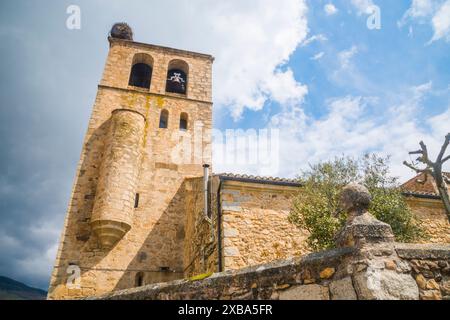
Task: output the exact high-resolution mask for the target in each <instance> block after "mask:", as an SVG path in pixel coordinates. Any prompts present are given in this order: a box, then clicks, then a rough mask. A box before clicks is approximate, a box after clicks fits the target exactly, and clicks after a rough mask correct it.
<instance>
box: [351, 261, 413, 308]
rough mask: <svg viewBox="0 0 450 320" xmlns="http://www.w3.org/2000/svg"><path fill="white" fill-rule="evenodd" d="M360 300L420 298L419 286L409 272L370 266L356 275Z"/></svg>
mask: <svg viewBox="0 0 450 320" xmlns="http://www.w3.org/2000/svg"><path fill="white" fill-rule="evenodd" d="M353 282H354V285H355V289H356V292H357V294H358V298H359V299H360V300H418V299H419V288H418V287H417V283H416V281H415V280H414V279H413V278H412V276H411V275H409V274H402V273H397V272H395V271H391V270H380V269H373V268H370V267H369V268H368V269H367V271H366V272H364V273H359V274H357V275H355V276H354V281H353Z"/></svg>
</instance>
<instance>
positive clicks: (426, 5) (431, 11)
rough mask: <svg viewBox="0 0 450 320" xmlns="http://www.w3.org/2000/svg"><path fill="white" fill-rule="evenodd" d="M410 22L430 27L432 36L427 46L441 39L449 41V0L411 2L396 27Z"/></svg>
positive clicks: (418, 0)
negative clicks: (426, 24)
mask: <svg viewBox="0 0 450 320" xmlns="http://www.w3.org/2000/svg"><path fill="white" fill-rule="evenodd" d="M410 21H411V22H418V23H421V24H423V23H429V24H430V25H431V27H432V28H433V36H432V38H431V40H430V41H429V42H428V44H430V43H432V42H434V41H437V40H441V39H445V40H446V41H450V0H413V1H412V3H411V7H410V8H409V9H408V10H407V11H406V12H405V14H404V15H403V17H402V19H401V20H400V21H399V22H398V26H399V27H403V26H404V25H405V24H407V23H408V22H410Z"/></svg>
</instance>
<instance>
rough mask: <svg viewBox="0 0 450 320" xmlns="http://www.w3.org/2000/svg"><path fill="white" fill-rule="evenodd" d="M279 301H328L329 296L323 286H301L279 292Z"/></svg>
mask: <svg viewBox="0 0 450 320" xmlns="http://www.w3.org/2000/svg"><path fill="white" fill-rule="evenodd" d="M280 300H330V294H329V291H328V288H327V287H325V286H321V285H317V284H310V285H301V286H295V287H292V288H289V289H287V290H284V291H281V292H280Z"/></svg>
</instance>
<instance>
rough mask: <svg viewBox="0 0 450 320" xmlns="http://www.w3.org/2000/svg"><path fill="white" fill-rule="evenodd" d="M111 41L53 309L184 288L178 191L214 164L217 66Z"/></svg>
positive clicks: (121, 31) (119, 37)
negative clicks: (157, 288)
mask: <svg viewBox="0 0 450 320" xmlns="http://www.w3.org/2000/svg"><path fill="white" fill-rule="evenodd" d="M108 40H109V46H110V49H109V53H108V57H107V59H106V64H105V68H104V72H103V76H102V79H101V81H100V84H99V85H98V91H97V96H96V99H95V102H94V106H93V110H92V114H91V118H90V121H89V126H88V130H87V133H86V136H85V140H84V144H83V149H82V153H81V159H80V162H79V165H78V168H77V173H76V177H75V182H74V187H73V190H72V194H71V199H70V202H69V207H68V211H67V215H66V219H65V223H64V230H63V233H62V236H61V241H60V244H59V250H58V254H57V258H56V262H55V266H54V269H53V273H52V277H51V282H50V288H49V294H48V297H49V298H50V299H66V298H77V297H83V296H89V295H98V294H102V293H106V292H110V291H113V290H119V289H125V288H130V287H134V286H137V285H142V284H144V283H153V282H161V281H169V280H173V279H178V278H182V277H183V245H184V244H183V242H184V232H185V230H184V228H185V225H184V221H185V216H184V215H185V211H184V210H183V209H184V204H183V194H182V193H183V188H182V187H181V186H182V184H183V182H184V181H185V179H186V178H192V177H201V176H202V175H203V165H204V164H211V129H212V97H211V73H212V63H213V60H214V59H213V57H212V56H210V55H207V54H201V53H195V52H190V51H185V50H179V49H173V48H167V47H162V46H156V45H151V44H145V43H139V42H135V41H134V40H133V32H132V30H131V28H130V27H129V26H128V25H127V24H125V23H118V24H115V25H114V26H113V27H112V29H111V32H110V34H109V37H108ZM80 94H82V93H80Z"/></svg>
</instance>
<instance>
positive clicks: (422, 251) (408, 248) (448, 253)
mask: <svg viewBox="0 0 450 320" xmlns="http://www.w3.org/2000/svg"><path fill="white" fill-rule="evenodd" d="M395 250H396V251H397V254H398V256H399V257H400V258H402V259H406V260H412V259H419V260H449V259H450V244H410V243H396V245H395Z"/></svg>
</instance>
